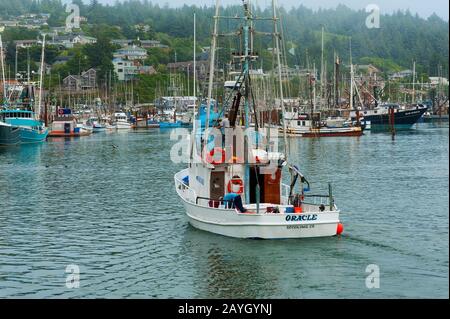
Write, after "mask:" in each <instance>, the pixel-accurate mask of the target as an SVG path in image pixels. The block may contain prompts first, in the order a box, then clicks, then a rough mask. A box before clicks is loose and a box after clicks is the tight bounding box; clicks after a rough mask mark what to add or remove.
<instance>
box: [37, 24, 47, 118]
mask: <svg viewBox="0 0 450 319" xmlns="http://www.w3.org/2000/svg"><path fill="white" fill-rule="evenodd" d="M44 54H45V33H44V35H43V36H42V52H41V70H40V71H41V72H40V74H39V100H38V104H37V108H36V110H35V116H36V118H37V119H38V120H39V119H40V118H41V103H42V82H43V77H44Z"/></svg>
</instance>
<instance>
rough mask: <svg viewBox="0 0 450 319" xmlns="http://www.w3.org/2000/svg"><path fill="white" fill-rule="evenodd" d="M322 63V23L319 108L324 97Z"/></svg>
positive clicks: (321, 106) (321, 107)
mask: <svg viewBox="0 0 450 319" xmlns="http://www.w3.org/2000/svg"><path fill="white" fill-rule="evenodd" d="M323 78H324V65H323V25H322V47H321V58H320V110H322V109H323V99H324V96H325V94H324V84H325V83H324V79H323Z"/></svg>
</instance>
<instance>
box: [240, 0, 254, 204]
mask: <svg viewBox="0 0 450 319" xmlns="http://www.w3.org/2000/svg"><path fill="white" fill-rule="evenodd" d="M242 2H243V5H244V13H245V20H244V21H245V22H244V27H243V30H244V71H243V73H244V80H245V91H244V94H245V103H244V114H245V129H246V130H247V129H248V128H249V126H250V125H249V120H250V116H249V108H250V106H249V97H250V87H249V83H250V79H249V75H250V58H251V57H250V54H249V51H250V47H249V45H250V43H249V34H250V32H249V31H250V21H251V19H252V16H251V12H250V8H249V6H250V0H242ZM253 103H254V101H253ZM255 115H256V114H255ZM248 144H249V143H248V141H247V145H246V148H245V154H247V156H246V157H245V179H244V185H245V202H246V203H249V202H250V166H249V165H248V146H249V145H248Z"/></svg>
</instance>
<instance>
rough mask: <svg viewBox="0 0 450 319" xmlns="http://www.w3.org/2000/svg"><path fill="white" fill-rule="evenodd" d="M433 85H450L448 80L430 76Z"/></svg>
mask: <svg viewBox="0 0 450 319" xmlns="http://www.w3.org/2000/svg"><path fill="white" fill-rule="evenodd" d="M430 84H431V85H448V79H447V78H443V77H438V76H430Z"/></svg>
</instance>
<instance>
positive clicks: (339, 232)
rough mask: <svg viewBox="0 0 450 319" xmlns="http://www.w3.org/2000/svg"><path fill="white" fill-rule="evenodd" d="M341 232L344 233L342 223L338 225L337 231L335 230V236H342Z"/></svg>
mask: <svg viewBox="0 0 450 319" xmlns="http://www.w3.org/2000/svg"><path fill="white" fill-rule="evenodd" d="M343 231H344V225H343V224H342V223H338V224H337V229H336V235H340V234H342V232H343Z"/></svg>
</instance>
